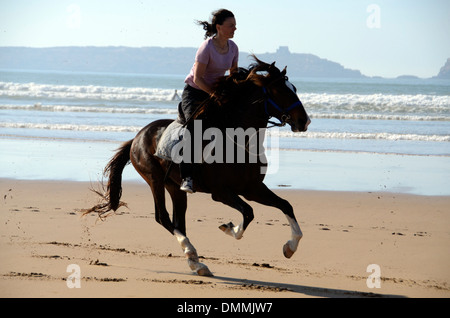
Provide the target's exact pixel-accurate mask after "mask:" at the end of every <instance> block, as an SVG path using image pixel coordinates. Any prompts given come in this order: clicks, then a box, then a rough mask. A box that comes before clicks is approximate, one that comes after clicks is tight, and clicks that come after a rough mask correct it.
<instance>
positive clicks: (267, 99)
mask: <svg viewBox="0 0 450 318" xmlns="http://www.w3.org/2000/svg"><path fill="white" fill-rule="evenodd" d="M262 89H263V93H264V111H265V112H266V115H267V116H268V117H269V119H270V118H272V115H270V114H269V105H271V106H272V107H273V108H275V109H276V110H278V111H279V112H280V113H282V115H281V119H279V120H280V123H276V122H273V121H271V120H269V121H268V122H269V123H270V124H272V126H270V127H267V128H271V127H274V126H278V127H283V126H285V125H286V124H287V123H288V121H289V120H291V115H289V112H290V111H291V110H293V109H294V108H296V107H299V106H301V105H302V102H301V101H300V100H299V101H297V102H295V103H293V104H292V105H291V106H289V107H288V108H285V109H283V108H281V107H280V106H279V105H278V104H277V103H276V102H275V101H274V100H273V99H272V98H270V96H269V93H268V92H267V89H266V88H265V87H263V88H262Z"/></svg>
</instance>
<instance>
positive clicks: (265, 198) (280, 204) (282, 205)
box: [244, 183, 303, 258]
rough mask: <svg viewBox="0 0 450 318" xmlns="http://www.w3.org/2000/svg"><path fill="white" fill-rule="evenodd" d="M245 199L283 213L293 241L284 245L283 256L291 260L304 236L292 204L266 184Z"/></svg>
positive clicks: (262, 184)
mask: <svg viewBox="0 0 450 318" xmlns="http://www.w3.org/2000/svg"><path fill="white" fill-rule="evenodd" d="M244 197H245V198H246V199H247V200H252V201H255V202H258V203H261V204H264V205H269V206H273V207H276V208H279V209H280V210H281V211H283V213H284V214H285V216H286V218H287V220H288V222H289V225H290V227H291V239H290V240H289V241H287V242H286V244H284V246H283V254H284V256H285V257H286V258H291V256H292V255H294V253H295V251H296V250H297V247H298V244H299V242H300V239H301V238H302V236H303V234H302V231H301V230H300V226H299V225H298V222H297V220H296V219H295V215H294V210H293V208H292V206H291V204H290V203H289V202H288V201H286V200H284V199H282V198H280V197H279V196H277V195H276V194H275V193H273V192H272V191H271V190H270V189H269V188H267V186H266V185H265V184H264V183H261V185H260V186H259V187H256V188H255V190H254V191H252V193H251V194H247V195H245V196H244Z"/></svg>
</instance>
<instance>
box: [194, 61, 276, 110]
mask: <svg viewBox="0 0 450 318" xmlns="http://www.w3.org/2000/svg"><path fill="white" fill-rule="evenodd" d="M252 58H253V59H254V60H255V63H253V64H251V65H250V66H249V67H248V68H243V67H239V68H238V70H237V71H235V72H233V73H231V74H230V75H228V76H223V77H222V78H220V79H219V81H218V82H217V84H216V85H215V87H214V93H213V94H212V95H211V97H210V98H209V99H208V100H206V101H205V102H204V103H203V105H202V106H201V107H200V108H199V109H198V111H197V114H196V116H195V117H198V116H200V115H201V114H203V113H205V111H206V110H207V109H211V108H212V110H214V109H217V108H222V106H225V105H227V107H226V108H228V109H229V107H228V105H233V104H235V103H236V102H237V101H238V100H239V99H241V98H242V96H245V94H242V93H243V92H246V91H247V92H248V90H249V89H250V88H251V86H252V85H253V86H259V87H264V86H267V85H268V84H269V83H270V82H272V81H273V80H275V79H276V78H279V76H280V75H281V72H280V70H279V69H278V68H277V67H276V66H275V62H274V63H272V64H268V63H265V62H263V61H261V60H259V59H258V58H257V57H256V56H255V55H252ZM223 108H225V107H223ZM229 110H231V109H229Z"/></svg>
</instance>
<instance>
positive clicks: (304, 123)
mask: <svg viewBox="0 0 450 318" xmlns="http://www.w3.org/2000/svg"><path fill="white" fill-rule="evenodd" d="M255 60H256V63H255V64H254V65H252V66H251V67H250V69H248V70H245V69H240V72H236V73H234V74H231V75H229V76H227V77H224V78H223V79H222V80H221V81H220V82H219V83H218V85H217V89H216V91H215V93H214V95H213V96H212V97H211V98H210V99H209V100H208V101H207V102H205V103H204V104H203V106H202V107H201V108H200V111H199V112H198V113H197V118H198V119H202V132H206V131H207V129H208V128H215V132H216V134H215V138H214V142H216V141H218V139H216V138H217V137H218V132H222V133H223V136H225V137H224V139H222V141H223V140H229V139H230V138H231V139H232V142H231V144H232V145H233V147H234V149H231V151H234V154H233V155H231V156H228V154H229V151H230V149H229V148H226V149H225V146H224V145H223V144H225V142H222V146H223V148H220V147H221V145H220V143H217V144H215V146H216V148H215V149H214V151H213V152H212V153H213V154H214V156H216V158H215V159H217V155H218V154H219V153H220V152H221V150H223V151H222V154H224V153H225V152H228V153H227V154H226V156H227V160H224V159H223V158H222V160H220V158H219V159H218V160H214V161H213V162H211V161H209V163H207V162H205V158H203V163H201V164H195V168H194V175H193V179H194V190H195V191H197V192H205V193H210V194H211V196H212V199H213V200H215V201H219V202H222V203H224V204H226V205H228V206H230V207H233V208H235V209H237V210H238V211H239V212H241V213H242V216H243V221H242V223H241V224H239V225H237V226H234V225H233V224H232V223H231V222H230V223H228V224H223V225H222V226H220V227H219V228H220V229H221V230H222V231H224V232H225V233H226V234H229V235H231V236H232V237H234V238H236V239H240V238H241V237H242V235H243V233H244V231H245V229H246V228H247V226H248V225H249V224H250V222H251V221H252V220H253V210H252V208H251V207H250V205H248V204H247V203H246V202H245V201H244V200H242V199H241V198H240V196H243V197H244V198H245V199H246V200H251V201H256V202H258V203H261V204H264V205H268V206H273V207H276V208H279V209H280V210H281V211H282V212H283V213H284V214H285V216H286V218H287V220H288V222H289V224H290V226H291V230H292V235H291V239H290V240H289V241H288V242H287V243H286V244H285V245H284V246H283V253H284V256H285V257H287V258H290V257H291V256H292V255H293V254H294V252H295V251H296V250H297V246H298V243H299V241H300V239H301V237H302V232H301V230H300V227H299V225H298V223H297V220H296V218H295V216H294V211H293V209H292V206H291V205H290V204H289V202H287V201H286V200H284V199H282V198H280V197H278V196H277V195H276V194H275V193H273V192H272V191H271V190H270V189H268V188H267V186H266V185H265V184H264V183H263V180H264V176H265V174H264V167H266V166H267V163H266V160H265V156H264V152H263V151H262V152H261V153H259V154H258V155H257V156H256V161H255V160H250V156H251V154H252V151H253V150H254V149H255V147H251V145H250V144H251V142H250V139H252V136H251V135H250V134H247V135H246V136H245V138H244V139H245V141H243V140H244V139H242V138H239V136H238V137H237V138H236V136H235V135H234V136H230V134H229V133H228V132H229V131H230V129H231V131H234V132H236V131H238V129H240V130H239V131H240V132H249V131H254V132H258V138H259V139H262V138H264V134H259V131H260V130H262V131H264V129H266V127H267V125H268V123H269V119H270V118H271V117H275V118H277V119H278V120H279V121H280V124H286V123H287V124H289V125H290V126H291V129H292V131H294V132H302V131H306V130H307V128H308V125H309V123H310V119H309V117H308V115H307V114H306V112H305V109H304V108H303V105H302V103H301V102H300V100H299V99H298V96H297V94H296V89H295V87H294V86H293V85H292V84H291V83H290V82H289V81H288V79H287V77H286V68H285V69H284V70H283V71H280V70H279V69H278V68H277V67H275V63H273V64H266V63H264V62H262V61H260V60H258V59H256V57H255ZM172 122H173V120H157V121H154V122H152V123H150V124H149V125H147V126H146V127H144V128H143V129H142V130H141V131H140V132H139V133H138V134H137V135H136V137H135V138H134V139H133V140H130V141H128V142H126V143H124V144H123V145H122V146H121V147H120V148H119V149H118V151H117V153H116V154H115V156H114V157H113V158H112V159H111V161H110V162H109V163H108V165H107V166H106V167H105V176H109V180H108V184H107V187H106V192H105V193H103V194H101V195H102V196H103V198H104V200H105V202H104V203H102V204H99V205H97V206H95V207H93V208H91V209H89V210H87V212H86V213H89V212H92V211H95V212H98V213H99V215H100V216H101V215H103V214H104V213H107V212H110V211H116V210H117V209H118V208H119V207H120V206H122V205H125V203H123V202H121V201H120V197H121V193H122V185H121V183H122V171H123V169H124V167H125V166H126V165H127V164H128V163H129V161H131V163H132V164H133V166H134V168H135V169H136V170H137V172H138V173H139V174H140V175H141V176H142V178H144V180H145V181H146V182H147V183H148V184H149V185H150V188H151V190H152V193H153V198H154V202H155V217H156V221H157V222H158V223H160V224H161V225H162V226H164V228H166V229H167V230H168V231H169V232H170V233H171V234H172V235H174V236H175V237H176V238H177V240H178V242H179V243H180V245H181V247H182V248H183V251H184V253H185V255H186V257H187V259H188V263H189V266H190V268H191V269H192V270H193V271H196V272H197V273H198V274H199V275H212V274H211V272H210V271H209V269H208V267H206V266H205V265H204V264H202V263H200V262H199V259H198V255H197V252H196V250H195V248H194V246H193V245H192V244H191V243H190V242H189V239H188V238H187V236H186V225H185V214H186V209H187V196H186V193H185V192H183V191H181V190H180V183H181V179H180V172H179V166H178V165H177V164H174V163H171V162H170V161H168V160H163V159H160V158H158V157H156V156H155V155H154V154H155V151H156V148H157V144H158V141H159V138H160V137H161V134H162V131H164V129H165V128H166V127H167V126H168V125H169V124H170V123H172ZM233 129H234V130H233ZM252 129H253V130H252ZM209 131H211V130H209ZM227 133H228V134H227ZM212 140H213V138H211V143H210V146H211V144H212V143H213V141H212ZM202 142H203V143H204V144H205V141H204V140H202ZM258 144H259V145H260V144H261V140H258ZM227 145H230V143H229V142H228V143H227ZM206 146H207V145H206ZM210 148H211V147H210ZM204 149H206V148H204ZM242 149H245V152H244V153H245V160H244V162H243V161H242V160H240V161H238V162H236V161H233V159H236V158H237V156H236V153H237V152H238V151H239V150H242ZM203 154H204V153H203ZM241 159H242V158H241ZM253 159H254V158H253ZM171 166H172V167H171ZM165 190H167V191H168V192H169V194H170V196H171V199H172V203H173V218H172V220H171V219H170V217H169V213H168V211H167V209H166V204H165ZM99 194H100V193H99Z"/></svg>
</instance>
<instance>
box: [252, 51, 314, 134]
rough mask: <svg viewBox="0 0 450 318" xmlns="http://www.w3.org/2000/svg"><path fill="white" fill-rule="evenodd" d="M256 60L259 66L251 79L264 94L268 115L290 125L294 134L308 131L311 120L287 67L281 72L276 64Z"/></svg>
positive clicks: (254, 69) (255, 68)
mask: <svg viewBox="0 0 450 318" xmlns="http://www.w3.org/2000/svg"><path fill="white" fill-rule="evenodd" d="M254 58H255V60H256V62H257V64H256V65H254V67H253V69H252V71H251V73H252V74H253V75H251V76H249V77H250V78H252V81H253V83H254V84H256V85H257V86H260V87H261V89H262V91H263V93H264V109H265V112H266V115H267V116H269V117H275V118H277V119H278V120H280V122H281V123H282V124H285V123H287V124H289V125H290V126H291V129H292V131H294V132H301V131H306V130H307V129H308V125H309V124H310V123H311V119H310V118H309V116H308V115H307V114H306V111H305V109H304V108H303V104H302V102H301V101H300V99H299V98H298V96H297V89H296V88H295V86H294V85H293V84H292V83H291V82H289V80H288V78H287V76H286V67H285V68H284V69H283V70H282V71H280V70H279V69H278V68H277V67H276V66H275V62H274V63H272V64H267V63H264V62H262V61H260V60H258V59H257V58H256V57H254ZM261 72H262V73H265V74H264V75H262V74H261Z"/></svg>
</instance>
